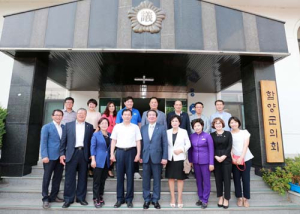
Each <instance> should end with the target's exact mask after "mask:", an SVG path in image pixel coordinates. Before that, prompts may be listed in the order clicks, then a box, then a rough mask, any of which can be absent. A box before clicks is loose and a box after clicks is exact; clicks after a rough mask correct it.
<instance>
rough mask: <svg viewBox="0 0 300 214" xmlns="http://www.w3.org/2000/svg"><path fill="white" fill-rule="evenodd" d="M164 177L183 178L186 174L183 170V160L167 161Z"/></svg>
mask: <svg viewBox="0 0 300 214" xmlns="http://www.w3.org/2000/svg"><path fill="white" fill-rule="evenodd" d="M166 178H169V179H177V180H185V179H186V178H187V175H186V174H185V173H184V171H183V160H180V161H173V160H172V161H168V163H167V167H166Z"/></svg>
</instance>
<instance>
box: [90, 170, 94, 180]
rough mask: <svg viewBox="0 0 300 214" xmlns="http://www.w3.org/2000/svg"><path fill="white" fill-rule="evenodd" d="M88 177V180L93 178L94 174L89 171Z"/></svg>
mask: <svg viewBox="0 0 300 214" xmlns="http://www.w3.org/2000/svg"><path fill="white" fill-rule="evenodd" d="M89 177H90V178H92V177H94V174H93V171H92V170H89Z"/></svg>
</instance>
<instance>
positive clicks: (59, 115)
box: [53, 114, 62, 117]
mask: <svg viewBox="0 0 300 214" xmlns="http://www.w3.org/2000/svg"><path fill="white" fill-rule="evenodd" d="M53 116H56V117H62V115H61V114H55V115H53Z"/></svg>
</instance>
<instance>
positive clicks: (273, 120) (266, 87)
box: [260, 80, 284, 163]
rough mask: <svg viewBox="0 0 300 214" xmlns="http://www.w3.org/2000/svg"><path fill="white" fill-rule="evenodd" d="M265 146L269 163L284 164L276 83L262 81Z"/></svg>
mask: <svg viewBox="0 0 300 214" xmlns="http://www.w3.org/2000/svg"><path fill="white" fill-rule="evenodd" d="M260 86H261V99H262V100H261V101H262V110H263V121H264V132H265V146H266V155H267V162H268V163H283V162H284V155H283V144H282V136H281V125H280V117H279V108H278V98H277V89H276V82H275V81H267V80H261V81H260Z"/></svg>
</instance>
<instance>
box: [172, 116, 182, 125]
mask: <svg viewBox="0 0 300 214" xmlns="http://www.w3.org/2000/svg"><path fill="white" fill-rule="evenodd" d="M175 118H177V120H178V121H179V123H181V117H180V116H178V115H177V114H174V115H173V116H172V117H171V118H170V125H171V122H172V120H174V119H175Z"/></svg>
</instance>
